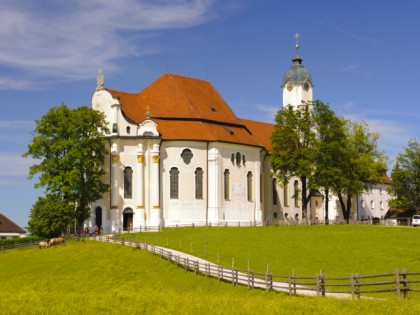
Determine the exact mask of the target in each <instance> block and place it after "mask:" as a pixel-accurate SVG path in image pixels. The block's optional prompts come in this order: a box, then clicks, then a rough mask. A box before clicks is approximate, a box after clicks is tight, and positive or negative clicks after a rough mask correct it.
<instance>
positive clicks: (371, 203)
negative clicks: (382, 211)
mask: <svg viewBox="0 0 420 315" xmlns="http://www.w3.org/2000/svg"><path fill="white" fill-rule="evenodd" d="M370 208H371V209H375V202H374V201H373V200H371V202H370Z"/></svg>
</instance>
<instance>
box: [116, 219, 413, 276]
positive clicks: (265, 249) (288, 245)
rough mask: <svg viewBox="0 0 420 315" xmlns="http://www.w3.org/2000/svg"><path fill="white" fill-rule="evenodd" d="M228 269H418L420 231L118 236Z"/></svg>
mask: <svg viewBox="0 0 420 315" xmlns="http://www.w3.org/2000/svg"><path fill="white" fill-rule="evenodd" d="M120 237H124V238H125V239H131V240H138V241H142V242H148V243H149V244H154V245H159V246H165V247H169V248H172V249H176V250H180V251H183V252H186V253H193V254H194V255H195V256H198V257H202V258H205V259H207V260H209V261H212V262H217V260H219V263H220V264H222V265H224V266H227V267H231V266H232V258H234V264H235V267H237V268H239V269H242V270H246V269H247V268H248V262H249V264H250V268H253V269H254V270H255V271H261V272H264V271H265V270H266V268H267V265H269V269H270V270H271V271H272V272H273V274H279V275H289V274H291V273H292V271H293V270H294V271H295V273H296V274H297V275H299V274H300V275H305V276H312V275H315V274H317V273H319V271H320V270H322V271H323V273H324V274H325V275H331V276H349V275H350V274H352V273H354V274H355V273H360V274H362V275H369V274H378V273H388V272H393V271H395V269H396V268H398V269H399V270H402V269H404V268H405V269H407V270H409V271H420V229H416V228H411V227H407V228H395V227H384V226H372V225H329V226H325V225H317V226H283V227H257V228H255V227H241V228H234V227H218V228H215V227H213V228H205V227H200V228H195V229H192V228H178V229H174V228H167V229H165V230H163V232H160V233H135V234H133V233H130V234H122V235H121V236H120Z"/></svg>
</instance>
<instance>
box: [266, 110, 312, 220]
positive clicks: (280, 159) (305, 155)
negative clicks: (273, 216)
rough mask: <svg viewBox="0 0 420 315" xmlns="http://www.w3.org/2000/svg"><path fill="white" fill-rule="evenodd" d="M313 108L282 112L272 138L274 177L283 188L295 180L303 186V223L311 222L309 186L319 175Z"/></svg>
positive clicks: (277, 117) (277, 115) (277, 119)
mask: <svg viewBox="0 0 420 315" xmlns="http://www.w3.org/2000/svg"><path fill="white" fill-rule="evenodd" d="M310 105H311V104H306V103H304V104H302V105H301V106H300V108H299V109H297V110H295V109H293V107H291V106H288V107H283V108H282V109H280V110H279V111H278V112H277V114H276V116H275V121H276V126H275V130H274V132H273V134H272V136H271V142H272V150H273V154H272V158H271V164H272V167H273V170H274V175H275V176H276V177H277V178H278V179H279V182H280V183H282V184H283V185H284V184H287V182H288V181H289V180H290V179H291V178H292V177H294V176H295V177H298V178H299V179H300V181H301V183H302V189H301V190H300V194H301V196H300V198H301V199H302V220H306V218H307V204H308V196H307V190H308V189H307V188H308V186H307V185H308V183H309V184H310V183H311V180H312V176H313V174H314V171H315V163H314V160H315V150H314V148H315V143H316V133H315V131H314V128H313V127H314V124H313V116H312V115H311V113H310V111H309V106H310ZM294 198H299V196H294Z"/></svg>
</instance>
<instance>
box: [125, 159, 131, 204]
mask: <svg viewBox="0 0 420 315" xmlns="http://www.w3.org/2000/svg"><path fill="white" fill-rule="evenodd" d="M124 198H125V199H131V198H133V169H132V168H131V167H129V166H127V167H126V168H124Z"/></svg>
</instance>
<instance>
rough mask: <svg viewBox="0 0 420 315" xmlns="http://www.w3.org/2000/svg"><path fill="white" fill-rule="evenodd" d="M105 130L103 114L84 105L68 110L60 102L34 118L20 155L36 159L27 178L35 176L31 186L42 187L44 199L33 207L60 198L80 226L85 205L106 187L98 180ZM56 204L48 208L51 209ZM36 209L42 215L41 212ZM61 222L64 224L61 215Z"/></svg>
mask: <svg viewBox="0 0 420 315" xmlns="http://www.w3.org/2000/svg"><path fill="white" fill-rule="evenodd" d="M107 133H109V131H108V129H107V127H106V122H105V117H104V115H103V114H102V113H99V112H97V111H95V110H93V109H91V108H88V107H86V106H82V107H78V108H76V109H70V108H68V107H67V106H66V105H65V104H62V105H61V106H58V107H53V108H52V109H50V110H49V111H48V112H47V113H46V114H45V115H44V116H43V117H42V118H41V119H40V120H37V121H36V127H35V133H34V136H33V138H32V142H31V143H30V144H29V145H28V151H27V152H26V153H24V154H23V156H24V157H27V156H32V157H33V158H34V159H39V160H40V163H39V164H35V165H32V166H31V167H30V170H29V178H32V177H33V176H35V175H39V176H38V179H39V182H38V183H37V184H35V187H36V188H40V187H44V188H45V190H46V194H47V198H45V200H44V201H42V202H41V201H38V202H39V204H38V205H36V207H35V205H34V208H33V209H36V208H39V207H40V205H41V204H47V203H48V204H49V203H52V204H53V205H56V204H57V203H58V200H60V203H61V202H65V203H67V205H72V207H73V212H74V214H73V219H76V221H77V224H78V227H79V229H81V228H82V227H83V221H84V220H86V219H87V218H88V217H89V209H88V205H89V204H90V203H91V202H94V201H96V200H98V199H100V198H101V197H102V194H103V193H104V192H106V191H108V189H109V186H108V185H107V184H104V183H103V182H102V176H103V175H104V174H105V171H104V170H103V168H102V165H103V162H104V158H105V155H106V154H107V150H106V147H105V143H104V141H102V139H103V135H104V134H107ZM60 207H61V206H60ZM60 207H52V208H51V211H55V210H54V209H59V208H60ZM61 208H62V207H61ZM61 208H60V209H61ZM66 209H67V208H66ZM33 211H35V210H33ZM36 212H37V213H41V214H44V215H45V212H44V211H38V210H36ZM66 213H67V212H66ZM33 218H34V220H40V218H41V217H39V216H35V215H34V216H33ZM33 224H34V226H36V224H35V222H33ZM63 224H64V225H65V224H67V219H66V218H65V217H63Z"/></svg>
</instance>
